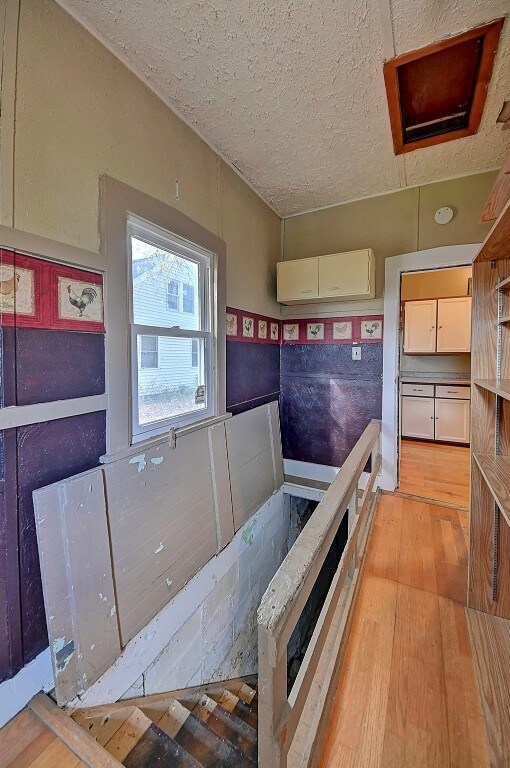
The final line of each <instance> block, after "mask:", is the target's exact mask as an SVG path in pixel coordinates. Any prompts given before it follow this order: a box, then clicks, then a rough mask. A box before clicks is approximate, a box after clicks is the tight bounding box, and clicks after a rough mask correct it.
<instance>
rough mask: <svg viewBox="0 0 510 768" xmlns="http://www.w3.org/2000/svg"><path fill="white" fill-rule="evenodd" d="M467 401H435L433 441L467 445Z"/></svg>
mask: <svg viewBox="0 0 510 768" xmlns="http://www.w3.org/2000/svg"><path fill="white" fill-rule="evenodd" d="M469 406H470V401H469V400H452V399H450V398H449V399H442V398H440V397H436V399H435V419H434V420H435V439H436V440H445V441H447V442H449V443H469Z"/></svg>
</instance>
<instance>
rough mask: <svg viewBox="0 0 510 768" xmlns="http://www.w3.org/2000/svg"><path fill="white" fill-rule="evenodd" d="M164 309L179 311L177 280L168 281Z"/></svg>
mask: <svg viewBox="0 0 510 768" xmlns="http://www.w3.org/2000/svg"><path fill="white" fill-rule="evenodd" d="M166 308H167V309H177V310H178V309H179V283H178V281H177V280H170V282H169V283H168V288H167V294H166Z"/></svg>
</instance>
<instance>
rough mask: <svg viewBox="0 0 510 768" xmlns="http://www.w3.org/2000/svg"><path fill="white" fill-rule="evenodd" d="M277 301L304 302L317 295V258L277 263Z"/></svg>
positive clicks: (315, 297)
mask: <svg viewBox="0 0 510 768" xmlns="http://www.w3.org/2000/svg"><path fill="white" fill-rule="evenodd" d="M277 281H278V301H280V302H282V304H286V303H287V302H289V301H296V300H297V301H298V303H304V302H307V301H310V300H311V299H317V298H318V297H319V259H297V260H296V261H280V262H279V263H278V264H277Z"/></svg>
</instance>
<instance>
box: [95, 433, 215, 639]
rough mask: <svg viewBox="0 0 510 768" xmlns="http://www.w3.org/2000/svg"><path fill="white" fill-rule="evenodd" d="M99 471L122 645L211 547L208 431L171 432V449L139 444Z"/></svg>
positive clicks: (212, 504)
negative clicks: (102, 476) (143, 447)
mask: <svg viewBox="0 0 510 768" xmlns="http://www.w3.org/2000/svg"><path fill="white" fill-rule="evenodd" d="M216 457H217V458H218V460H219V458H220V455H219V453H217V454H216ZM104 472H105V483H106V495H107V504H108V518H109V523H110V536H111V548H112V560H113V569H114V574H115V584H116V589H117V607H118V611H119V625H120V632H121V638H122V644H123V645H126V643H127V642H128V641H129V640H130V639H131V638H132V637H133V636H134V635H135V634H136V633H137V632H139V631H140V630H141V629H142V628H143V627H144V626H145V625H146V624H147V623H148V622H149V621H150V620H151V619H152V618H153V617H154V616H155V615H156V614H157V613H158V611H160V610H161V608H163V606H164V605H165V604H166V603H167V602H168V601H169V600H170V599H171V598H172V597H173V596H174V595H175V594H177V592H178V591H179V590H180V589H181V588H182V587H183V586H184V585H185V584H186V583H187V582H188V581H189V579H191V578H192V576H194V575H195V574H196V573H197V572H198V571H199V570H200V568H202V566H203V565H205V563H206V562H207V561H208V560H210V558H211V557H212V556H213V555H214V554H215V553H216V552H217V551H218V534H217V516H216V504H215V493H214V484H213V476H212V475H213V469H212V461H211V450H210V445H209V435H208V430H206V429H204V430H198V431H196V432H192V433H190V434H188V435H183V436H180V437H178V439H177V444H176V447H175V448H172V447H171V446H170V445H169V444H161V443H160V444H159V445H157V446H155V447H153V448H151V449H146V450H142V451H140V453H138V454H136V455H134V456H130V457H127V458H125V459H121V460H119V461H116V462H114V463H112V464H108V465H106V466H105V468H104Z"/></svg>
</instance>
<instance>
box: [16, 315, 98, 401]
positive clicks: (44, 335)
mask: <svg viewBox="0 0 510 768" xmlns="http://www.w3.org/2000/svg"><path fill="white" fill-rule="evenodd" d="M16 382H17V399H18V405H29V404H30V403H48V402H50V401H51V400H67V399H68V398H71V397H86V396H88V395H101V394H103V392H104V391H105V366H104V335H103V334H102V333H79V332H76V331H74V332H72V331H47V330H44V329H41V328H17V329H16Z"/></svg>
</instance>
